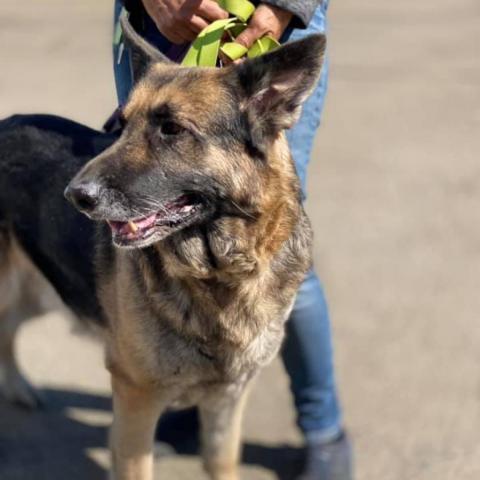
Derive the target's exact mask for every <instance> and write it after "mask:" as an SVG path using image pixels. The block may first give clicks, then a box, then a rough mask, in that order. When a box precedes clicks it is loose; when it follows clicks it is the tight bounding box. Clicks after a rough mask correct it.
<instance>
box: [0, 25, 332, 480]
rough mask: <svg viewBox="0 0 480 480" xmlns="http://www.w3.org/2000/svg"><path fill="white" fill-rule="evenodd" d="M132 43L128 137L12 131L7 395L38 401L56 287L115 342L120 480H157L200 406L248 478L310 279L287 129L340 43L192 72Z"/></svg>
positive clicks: (5, 256) (4, 292)
mask: <svg viewBox="0 0 480 480" xmlns="http://www.w3.org/2000/svg"><path fill="white" fill-rule="evenodd" d="M124 30H125V36H126V38H127V39H128V41H129V43H130V44H131V48H132V51H133V52H134V55H133V57H134V65H135V71H136V74H137V75H138V77H139V80H138V82H137V84H136V88H135V89H134V91H133V93H132V95H131V98H130V100H129V102H128V104H127V106H126V108H125V111H124V117H125V118H124V120H125V127H124V129H123V132H122V134H121V135H120V136H115V135H107V134H104V133H100V132H96V131H93V130H90V129H88V128H86V127H83V126H81V125H78V124H75V123H73V122H70V121H68V120H64V119H59V118H56V117H49V116H16V117H12V118H10V119H7V120H5V121H3V122H1V123H0V389H1V390H2V391H3V393H4V394H6V395H7V396H8V397H10V398H11V399H12V400H20V401H23V402H25V403H34V401H35V397H34V394H33V390H32V389H30V387H29V386H28V384H27V383H26V381H25V380H24V379H23V378H22V376H21V374H20V373H19V371H18V369H17V366H16V364H15V360H14V355H13V340H14V334H15V331H16V329H17V327H18V325H19V323H20V322H21V321H22V320H23V319H25V318H26V317H28V316H30V315H33V314H34V313H36V312H37V311H38V309H41V308H42V305H41V296H42V295H41V294H42V291H43V286H42V285H46V284H47V283H49V284H50V285H53V287H54V288H55V290H56V291H57V292H58V294H59V295H60V297H61V298H62V300H63V301H64V303H65V304H66V305H67V306H68V307H69V308H70V309H71V310H72V311H73V312H74V313H75V314H76V315H77V316H78V317H80V318H84V319H89V320H91V321H92V322H94V323H95V324H96V325H98V326H99V327H101V330H102V332H103V338H104V340H105V345H106V363H107V368H108V369H109V371H110V372H111V377H112V386H113V398H114V423H113V427H112V434H111V448H112V454H113V478H115V479H117V480H127V479H128V480H133V479H135V480H147V479H151V478H152V443H153V435H154V429H155V424H156V421H157V420H158V417H159V415H160V414H161V412H162V410H163V409H165V408H166V407H167V406H171V405H174V406H175V405H177V406H186V405H198V407H199V409H200V414H201V421H202V429H203V435H202V439H203V451H204V462H205V467H206V470H207V471H208V472H209V474H210V475H211V478H213V479H216V480H233V479H236V478H237V473H236V463H237V459H238V453H239V435H240V422H241V412H242V408H243V403H244V399H245V392H246V389H247V385H248V384H249V382H250V381H251V379H252V378H253V377H254V376H255V374H256V373H257V372H258V370H259V368H260V367H262V366H263V365H265V364H267V363H268V362H269V361H270V360H271V359H272V358H273V357H274V355H275V354H276V353H277V351H278V349H279V347H280V344H281V341H282V337H283V334H284V322H285V320H286V319H287V317H288V315H289V311H290V309H291V306H292V303H293V300H294V297H295V292H296V290H297V288H298V286H299V284H300V282H301V280H302V278H303V276H304V274H305V272H306V271H307V269H308V267H309V265H310V247H311V230H310V227H309V222H308V220H307V218H306V216H305V213H304V211H303V208H302V204H301V195H300V190H299V183H298V179H297V177H296V174H295V169H294V165H293V162H292V159H291V156H290V153H289V150H288V147H287V143H286V140H285V136H284V134H283V130H284V129H286V128H289V127H290V126H291V125H292V124H293V122H294V121H295V119H296V118H297V116H298V113H299V110H300V106H301V103H302V101H303V100H304V99H305V98H306V97H307V95H308V93H309V92H310V90H311V89H312V87H313V86H314V84H315V82H316V80H317V78H318V75H319V71H320V68H321V63H322V57H323V52H324V43H325V42H324V38H323V37H320V36H312V37H310V38H308V39H306V40H303V41H300V42H296V43H291V44H288V45H287V46H284V47H282V48H279V49H278V50H276V51H275V52H272V53H270V54H267V55H265V56H263V57H260V58H257V59H253V60H247V61H245V62H243V63H241V64H239V65H232V66H229V67H227V68H224V69H213V68H212V69H209V68H195V69H190V68H182V67H178V66H174V65H172V64H170V63H168V61H166V60H165V59H164V58H163V57H162V56H161V55H160V53H158V52H157V51H156V50H155V49H154V48H153V47H151V46H150V45H148V44H146V43H145V42H144V41H143V40H142V39H141V38H139V37H138V36H137V35H136V33H135V32H134V31H133V30H132V29H131V28H130V27H129V25H128V24H125V22H124ZM93 157H95V158H93ZM90 158H93V160H90V161H88V160H89V159H90ZM72 178H73V180H71V179H72ZM70 180H71V181H70ZM69 182H70V183H69ZM67 184H68V187H67V189H66V191H65V195H66V197H67V198H68V200H70V202H71V203H73V204H74V206H75V207H76V208H77V210H78V211H80V212H81V213H83V214H85V215H81V214H80V213H79V212H78V211H77V210H75V209H73V208H72V207H71V205H69V204H68V202H66V201H65V200H64V198H63V192H64V189H65V187H66V186H67ZM87 217H88V218H87ZM92 220H93V221H92ZM112 238H113V241H112ZM45 280H47V281H48V282H45Z"/></svg>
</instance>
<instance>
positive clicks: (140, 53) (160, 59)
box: [120, 15, 174, 83]
mask: <svg viewBox="0 0 480 480" xmlns="http://www.w3.org/2000/svg"><path fill="white" fill-rule="evenodd" d="M120 25H121V27H122V31H123V37H124V39H125V41H126V44H127V46H128V47H130V51H131V55H132V69H133V80H134V82H135V83H136V82H137V81H138V80H139V79H140V78H141V77H142V76H143V75H144V74H145V72H146V71H147V69H148V67H149V65H150V64H152V63H165V64H171V65H174V63H173V62H172V61H171V60H170V59H168V58H167V57H166V56H165V55H163V53H161V52H160V51H159V50H157V49H156V48H155V47H153V46H152V45H150V44H149V43H148V42H147V41H146V40H144V39H143V38H142V37H141V36H140V35H139V34H138V33H137V32H136V31H135V29H134V28H133V27H132V24H131V23H130V22H129V20H128V18H127V16H126V15H122V16H121V17H120Z"/></svg>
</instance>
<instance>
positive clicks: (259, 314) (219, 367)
mask: <svg viewBox="0 0 480 480" xmlns="http://www.w3.org/2000/svg"><path fill="white" fill-rule="evenodd" d="M293 238H295V236H294V237H293ZM294 245H295V242H294V241H291V242H287V243H286V244H285V247H284V249H282V252H281V254H280V255H278V258H277V259H276V261H275V262H274V264H275V265H276V268H268V269H265V270H264V271H260V272H257V273H255V274H251V275H242V276H240V277H237V278H236V279H235V276H233V277H232V278H231V280H230V281H226V280H225V279H223V280H219V279H216V278H195V277H192V276H191V275H188V276H186V277H182V276H180V277H174V276H172V275H171V274H169V272H168V267H167V265H166V263H168V262H169V261H171V259H169V257H168V255H167V256H165V252H159V251H158V250H155V249H150V250H149V249H147V250H145V251H142V252H138V251H130V252H128V251H127V252H125V251H117V252H116V254H115V260H114V262H113V265H114V266H113V267H112V269H111V271H110V272H109V274H107V276H106V277H108V278H106V280H105V281H102V282H101V283H102V284H104V285H106V287H104V289H103V291H102V292H101V294H100V300H101V302H102V304H103V308H104V310H105V312H106V313H107V317H108V319H109V321H110V322H111V323H112V327H113V328H111V329H110V331H111V332H114V333H110V335H112V337H111V341H110V342H107V344H109V350H108V354H107V364H108V365H109V366H110V368H113V369H115V370H116V372H117V373H118V371H121V373H122V374H123V376H125V377H127V378H128V379H129V380H130V381H131V382H139V383H140V384H151V385H155V386H156V387H158V388H161V389H162V390H164V391H168V392H169V394H170V395H171V401H172V402H178V401H179V402H180V403H182V404H189V403H192V404H193V403H195V401H196V399H198V398H201V397H202V396H205V394H208V392H209V391H211V390H212V389H214V388H215V386H216V385H225V384H238V383H242V382H243V381H245V380H246V379H247V378H249V377H251V376H252V375H254V373H255V372H256V371H257V370H258V369H259V368H260V367H261V366H263V365H265V364H267V363H268V362H269V361H271V359H272V357H273V356H274V355H275V354H276V353H277V352H278V349H279V347H280V345H281V341H282V338H283V334H284V322H285V320H286V319H287V317H288V314H289V312H290V309H291V304H292V298H293V295H294V291H295V289H296V287H297V285H298V281H299V279H298V278H297V277H298V275H296V274H293V275H289V274H288V272H287V271H286V268H287V267H288V263H289V261H292V260H294V257H297V252H295V248H294ZM197 260H198V259H197ZM294 261H298V259H297V258H295V260H294ZM183 265H184V266H185V264H183ZM234 267H235V266H233V267H232V268H234ZM191 273H192V272H190V274H191ZM199 275H200V274H199ZM200 276H201V275H200Z"/></svg>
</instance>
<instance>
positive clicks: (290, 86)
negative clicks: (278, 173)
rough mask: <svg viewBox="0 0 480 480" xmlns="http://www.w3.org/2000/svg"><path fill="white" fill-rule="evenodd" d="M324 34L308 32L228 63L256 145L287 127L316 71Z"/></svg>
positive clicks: (305, 95) (300, 104) (311, 83)
mask: <svg viewBox="0 0 480 480" xmlns="http://www.w3.org/2000/svg"><path fill="white" fill-rule="evenodd" d="M325 46H326V41H325V36H324V35H310V36H308V37H306V38H304V39H302V40H297V41H295V42H291V43H287V44H285V45H284V46H282V47H279V48H277V49H276V50H273V51H271V52H269V53H266V54H264V55H261V56H259V57H256V58H253V59H249V60H245V61H243V62H241V63H240V64H238V65H234V66H231V67H230V71H229V75H230V77H232V76H233V79H234V81H235V82H236V83H237V85H240V88H239V89H238V91H239V92H240V95H241V109H242V110H243V111H244V112H245V114H246V118H247V119H248V123H249V125H250V132H251V135H252V141H253V143H254V144H255V145H257V147H260V148H262V144H263V143H264V142H265V141H266V140H268V139H272V138H275V137H276V136H277V135H278V133H279V132H280V131H282V130H284V129H287V128H291V127H292V126H293V125H294V123H295V122H296V120H297V119H298V117H299V116H300V112H301V107H302V103H303V102H304V101H305V100H306V98H307V97H308V95H309V94H310V93H311V91H312V90H313V88H314V87H315V85H316V84H317V80H318V78H319V75H320V71H321V68H322V64H323V59H324V56H325Z"/></svg>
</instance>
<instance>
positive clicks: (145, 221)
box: [132, 213, 157, 230]
mask: <svg viewBox="0 0 480 480" xmlns="http://www.w3.org/2000/svg"><path fill="white" fill-rule="evenodd" d="M156 218H157V215H156V214H155V213H154V214H153V215H150V216H149V217H145V218H141V219H139V220H132V223H133V224H135V226H137V227H138V228H140V229H142V230H143V229H145V228H148V227H151V226H152V225H153V224H154V223H155V219H156Z"/></svg>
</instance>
